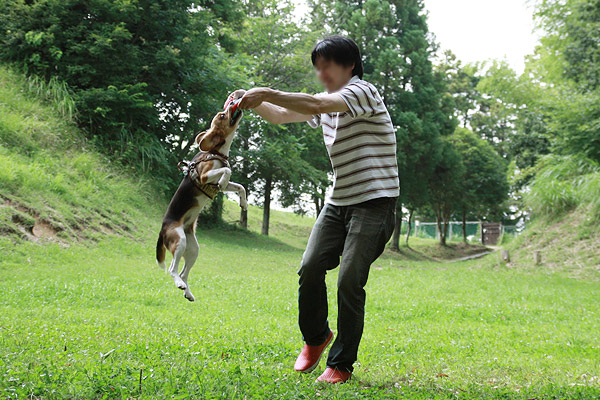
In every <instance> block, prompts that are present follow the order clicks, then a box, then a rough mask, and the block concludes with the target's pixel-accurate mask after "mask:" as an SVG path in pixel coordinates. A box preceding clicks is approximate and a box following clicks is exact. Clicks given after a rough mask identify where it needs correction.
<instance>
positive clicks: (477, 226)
mask: <svg viewBox="0 0 600 400" xmlns="http://www.w3.org/2000/svg"><path fill="white" fill-rule="evenodd" d="M407 228H408V226H407V222H406V221H402V234H403V235H406V231H407ZM501 229H502V231H501V234H500V235H501V236H502V235H510V236H517V235H518V234H519V233H520V232H521V231H522V229H519V228H518V227H517V226H516V225H501ZM466 231H467V240H468V241H470V242H479V243H481V222H480V221H467V223H466ZM410 237H418V238H423V239H439V233H438V228H437V223H435V222H420V221H413V222H412V223H411V232H410ZM447 240H462V222H461V221H451V222H450V224H449V226H448V236H447Z"/></svg>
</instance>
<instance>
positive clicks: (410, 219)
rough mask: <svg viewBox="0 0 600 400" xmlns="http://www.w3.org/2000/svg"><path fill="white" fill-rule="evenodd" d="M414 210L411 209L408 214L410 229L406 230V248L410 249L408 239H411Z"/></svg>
mask: <svg viewBox="0 0 600 400" xmlns="http://www.w3.org/2000/svg"><path fill="white" fill-rule="evenodd" d="M413 213H414V210H413V209H411V210H410V212H409V213H408V227H407V228H406V247H408V238H410V232H411V226H410V224H411V223H412V219H413Z"/></svg>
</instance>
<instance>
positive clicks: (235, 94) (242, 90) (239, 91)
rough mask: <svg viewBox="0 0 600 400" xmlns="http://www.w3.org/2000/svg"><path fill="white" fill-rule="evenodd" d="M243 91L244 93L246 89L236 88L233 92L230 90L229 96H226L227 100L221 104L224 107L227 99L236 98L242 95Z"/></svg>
mask: <svg viewBox="0 0 600 400" xmlns="http://www.w3.org/2000/svg"><path fill="white" fill-rule="evenodd" d="M245 93H246V91H245V90H244V89H238V90H236V91H235V92H232V93H231V94H230V95H229V96H227V100H225V104H223V108H225V105H226V104H227V101H228V100H229V98H230V97H233V100H237V99H239V98H240V97H244V94H245Z"/></svg>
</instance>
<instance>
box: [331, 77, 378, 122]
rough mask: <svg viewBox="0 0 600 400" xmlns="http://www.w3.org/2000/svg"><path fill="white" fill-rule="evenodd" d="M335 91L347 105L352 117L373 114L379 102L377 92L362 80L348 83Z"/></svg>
mask: <svg viewBox="0 0 600 400" xmlns="http://www.w3.org/2000/svg"><path fill="white" fill-rule="evenodd" d="M337 93H338V94H339V95H340V96H341V98H342V99H343V100H344V101H345V102H346V104H347V105H348V109H349V112H350V115H351V116H352V118H356V117H360V116H370V115H373V114H375V112H376V111H377V108H378V106H379V105H380V104H381V99H380V98H379V96H377V93H376V92H375V91H374V90H373V89H372V88H371V87H369V86H368V84H366V83H363V81H358V82H352V83H349V84H348V85H346V86H345V87H344V88H342V89H341V90H340V91H338V92H337Z"/></svg>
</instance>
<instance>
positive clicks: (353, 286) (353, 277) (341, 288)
mask: <svg viewBox="0 0 600 400" xmlns="http://www.w3.org/2000/svg"><path fill="white" fill-rule="evenodd" d="M395 211H396V199H394V198H381V199H374V200H370V201H367V202H365V203H361V204H357V205H354V206H348V210H347V213H346V218H345V223H346V230H347V236H346V240H345V243H344V250H343V254H342V263H341V266H340V273H339V276H338V324H337V329H338V332H337V337H336V339H335V342H334V343H333V346H332V347H331V349H330V351H329V357H328V359H327V366H328V367H331V368H336V369H338V370H342V371H348V372H352V370H353V367H352V364H354V362H355V361H356V357H357V353H358V345H359V343H360V338H361V336H362V332H363V326H364V316H365V299H366V294H365V290H364V286H365V285H366V283H367V278H368V277H369V269H370V267H371V264H372V263H373V262H374V261H375V260H376V259H377V257H379V256H380V255H381V253H382V252H383V250H384V248H385V245H386V243H387V242H388V240H389V239H390V237H391V235H392V231H393V229H394V216H395Z"/></svg>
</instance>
